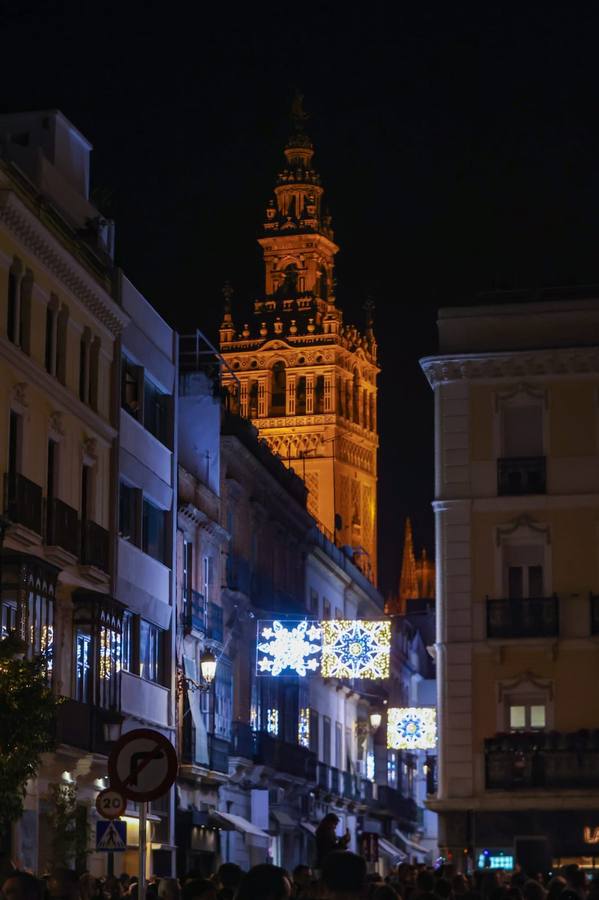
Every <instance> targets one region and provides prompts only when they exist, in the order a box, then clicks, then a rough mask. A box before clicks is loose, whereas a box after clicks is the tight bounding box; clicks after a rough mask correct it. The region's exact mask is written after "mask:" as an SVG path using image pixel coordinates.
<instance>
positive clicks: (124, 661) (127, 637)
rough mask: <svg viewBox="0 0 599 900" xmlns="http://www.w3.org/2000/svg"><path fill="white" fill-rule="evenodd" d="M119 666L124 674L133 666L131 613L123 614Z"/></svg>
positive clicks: (126, 611) (127, 611)
mask: <svg viewBox="0 0 599 900" xmlns="http://www.w3.org/2000/svg"><path fill="white" fill-rule="evenodd" d="M121 654H122V658H121V665H122V667H123V669H124V670H125V672H130V671H131V667H132V665H133V613H131V612H129V610H125V612H124V613H123V639H122V647H121Z"/></svg>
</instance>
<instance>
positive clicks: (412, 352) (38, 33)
mask: <svg viewBox="0 0 599 900" xmlns="http://www.w3.org/2000/svg"><path fill="white" fill-rule="evenodd" d="M353 6H355V7H356V8H355V9H352V7H353ZM0 15H1V16H2V18H3V21H0V26H1V33H2V53H1V54H0V108H1V109H2V111H5V112H10V111H16V110H20V109H36V108H50V107H58V108H60V109H61V110H62V111H63V112H64V113H65V114H66V115H67V116H68V117H69V118H70V119H71V120H72V121H73V122H74V123H75V124H76V125H77V126H78V127H79V128H80V129H81V130H82V131H83V133H84V134H85V135H86V136H88V137H89V138H90V140H91V141H92V142H93V144H94V148H95V152H94V156H93V163H92V164H93V173H92V179H93V186H94V187H95V189H96V190H97V191H98V196H99V197H101V198H102V200H101V201H100V204H99V205H100V206H101V207H102V208H103V210H104V211H105V212H106V213H108V214H110V215H112V216H113V217H114V218H115V219H116V221H117V238H118V261H119V263H120V264H121V265H122V266H123V268H124V269H125V270H126V272H127V273H128V275H129V277H130V278H132V280H133V281H134V282H135V283H136V284H137V285H138V287H139V288H140V289H141V290H142V291H143V292H144V293H145V294H146V296H147V297H148V299H149V300H150V301H151V302H152V303H154V304H155V306H156V307H157V308H158V309H159V310H160V312H161V313H162V314H163V315H164V316H165V317H166V318H167V320H168V321H169V322H171V323H172V324H173V325H174V326H176V327H177V328H178V329H179V330H183V331H187V330H192V329H194V328H195V327H196V326H197V327H200V328H201V329H202V330H204V331H206V332H207V333H209V334H210V335H211V336H213V337H215V329H216V327H217V326H218V323H219V320H220V315H221V308H222V307H221V300H222V297H221V294H220V289H221V286H222V284H223V282H224V281H225V279H230V280H231V282H232V283H233V285H234V287H235V291H236V294H235V304H236V307H237V309H241V308H242V307H243V308H245V309H246V310H249V305H250V301H251V299H252V298H253V297H254V296H255V295H257V294H258V293H259V292H260V290H261V283H262V267H261V259H260V253H259V248H258V245H257V244H256V242H255V237H256V235H257V234H258V231H259V228H260V225H261V222H262V221H263V209H264V206H265V203H266V201H267V200H268V199H269V196H270V192H271V189H272V186H273V184H274V175H275V173H276V171H277V169H278V167H279V166H280V164H281V159H282V157H281V149H282V146H283V143H284V140H285V138H286V136H287V127H288V125H287V118H286V116H287V110H288V108H289V104H290V97H291V95H292V93H293V91H294V89H295V88H296V87H299V88H300V89H301V90H302V92H303V93H304V95H305V103H306V107H307V110H308V112H309V113H310V123H309V131H310V133H311V135H312V137H313V139H314V142H315V144H316V149H317V157H316V163H317V167H318V169H319V170H320V172H321V174H322V176H323V179H324V185H325V188H326V190H327V196H328V201H329V204H330V207H331V211H332V213H333V222H334V226H335V229H336V238H337V241H338V243H339V244H340V246H341V252H340V253H339V255H338V266H337V277H338V282H339V288H338V301H339V303H340V304H341V305H342V306H343V308H344V310H345V314H346V321H356V322H359V321H360V320H361V315H362V314H361V306H362V303H363V301H364V299H365V297H366V295H367V294H371V295H372V296H373V297H374V299H375V302H376V306H377V310H376V323H377V326H376V327H377V333H378V338H379V344H380V358H381V363H382V366H383V373H382V376H381V379H380V394H381V414H380V424H381V457H380V506H379V508H380V517H379V531H380V534H381V550H382V554H381V556H382V564H381V578H382V585H383V587H384V588H389V587H392V586H394V585H395V583H396V580H397V575H398V565H399V561H400V555H401V554H400V551H399V547H400V544H401V538H402V528H403V519H404V516H405V515H406V513H407V512H409V513H410V515H412V517H413V520H414V524H415V533H416V539H417V542H425V543H427V544H428V546H429V549H431V550H432V534H433V529H432V514H431V512H430V501H431V499H432V490H433V452H432V451H433V430H432V417H433V409H432V394H431V392H430V390H429V389H428V386H427V384H426V382H425V380H424V377H423V376H422V374H421V372H420V369H419V366H418V358H419V357H420V356H422V355H424V354H427V353H431V352H433V351H434V349H435V340H436V338H435V316H436V309H437V307H438V306H440V305H448V304H456V303H472V302H473V301H474V300H475V299H476V295H477V292H479V291H486V290H490V289H492V288H501V287H520V286H526V287H538V286H541V285H546V284H572V283H582V282H588V281H593V282H596V281H599V261H598V259H597V253H598V247H599V179H598V171H599V129H598V125H597V122H598V121H599V104H598V99H599V97H598V94H599V69H598V67H597V31H598V29H597V26H598V24H599V16H598V14H597V13H596V12H595V11H594V9H593V5H592V4H590V3H587V4H584V3H581V4H568V3H559V4H551V3H547V2H545V3H538V4H537V3H532V2H525V3H523V2H521V3H519V4H510V3H493V2H482V3H480V2H479V3H478V4H476V5H475V4H462V3H447V2H443V3H438V4H436V3H426V2H421V3H403V4H395V3H388V4H379V3H376V2H374V3H369V4H350V3H349V2H344V3H316V2H313V3H305V4H298V3H293V4H292V3H283V2H279V3H278V4H276V5H275V4H272V5H271V4H269V3H244V4H241V3H220V4H208V3H205V2H198V3H196V4H193V3H190V2H187V3H185V4H180V3H176V2H171V3H168V4H165V3H157V2H146V3H140V2H137V0H119V2H111V0H105V2H103V3H94V4H92V3H91V2H82V3H57V2H54V3H52V2H35V3H34V2H31V0H20V2H12V3H11V2H4V3H3V4H2V5H1V6H0ZM236 318H237V322H238V324H242V322H243V321H244V319H246V318H247V313H242V312H241V311H240V312H238V313H237V316H236Z"/></svg>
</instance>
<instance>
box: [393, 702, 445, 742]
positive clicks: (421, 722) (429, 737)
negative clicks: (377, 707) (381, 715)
mask: <svg viewBox="0 0 599 900" xmlns="http://www.w3.org/2000/svg"><path fill="white" fill-rule="evenodd" d="M436 746H437V710H436V709H434V707H430V706H423V707H415V706H410V707H400V708H395V709H388V710H387V747H388V748H389V749H390V750H432V749H433V748H434V747H436Z"/></svg>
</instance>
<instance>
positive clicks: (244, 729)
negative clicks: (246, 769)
mask: <svg viewBox="0 0 599 900" xmlns="http://www.w3.org/2000/svg"><path fill="white" fill-rule="evenodd" d="M231 756H243V757H244V758H245V759H253V757H254V732H253V731H252V727H251V725H249V724H248V723H247V722H233V729H232V735H231Z"/></svg>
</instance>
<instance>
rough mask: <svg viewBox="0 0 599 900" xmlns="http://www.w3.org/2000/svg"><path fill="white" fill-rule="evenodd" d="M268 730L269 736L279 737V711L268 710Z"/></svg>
mask: <svg viewBox="0 0 599 900" xmlns="http://www.w3.org/2000/svg"><path fill="white" fill-rule="evenodd" d="M266 730H267V732H268V734H273V735H275V736H276V735H278V733H279V710H278V709H267V710H266Z"/></svg>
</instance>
